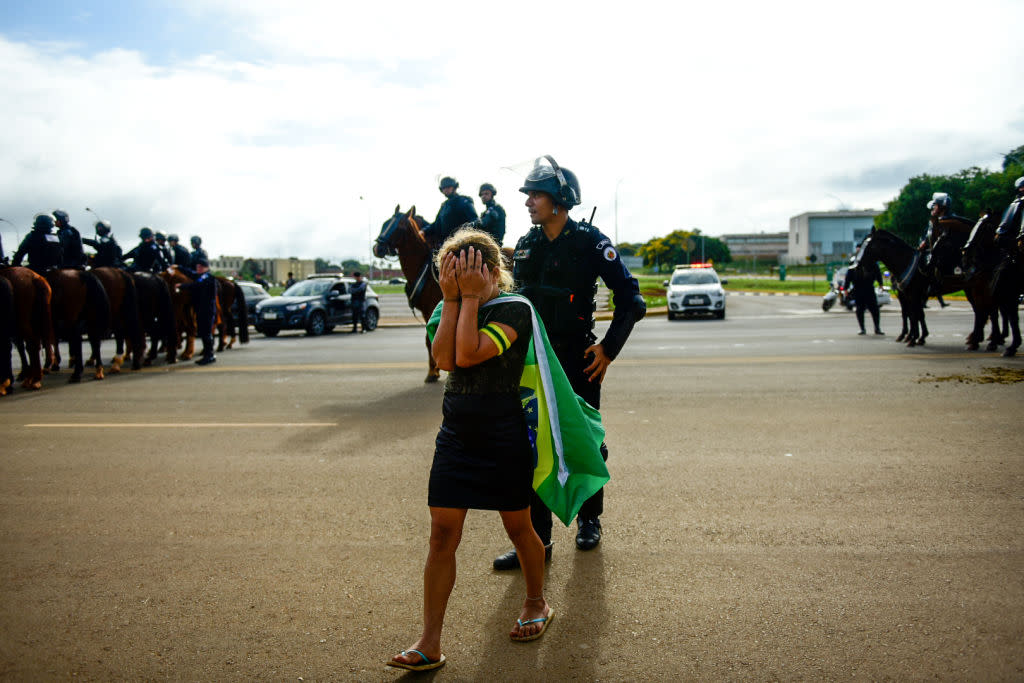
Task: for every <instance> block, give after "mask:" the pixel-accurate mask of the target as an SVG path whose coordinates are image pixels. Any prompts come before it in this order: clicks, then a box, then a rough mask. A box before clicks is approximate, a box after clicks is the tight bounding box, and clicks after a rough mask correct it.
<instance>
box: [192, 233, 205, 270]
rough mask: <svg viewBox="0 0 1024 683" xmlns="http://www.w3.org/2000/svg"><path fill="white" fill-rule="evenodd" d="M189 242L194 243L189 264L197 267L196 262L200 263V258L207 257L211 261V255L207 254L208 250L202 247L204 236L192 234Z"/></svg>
mask: <svg viewBox="0 0 1024 683" xmlns="http://www.w3.org/2000/svg"><path fill="white" fill-rule="evenodd" d="M189 242H191V243H192V253H191V254H189V265H190V266H191V267H192V268H195V267H196V264H198V263H199V259H206V262H207V263H209V262H210V257H209V256H207V255H206V250H205V249H203V247H202V244H203V238H202V237H200V236H199V235H192V238H191V239H190V240H189Z"/></svg>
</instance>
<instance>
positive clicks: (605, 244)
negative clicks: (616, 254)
mask: <svg viewBox="0 0 1024 683" xmlns="http://www.w3.org/2000/svg"><path fill="white" fill-rule="evenodd" d="M611 245H612V241H611V240H610V239H608V238H607V237H606V238H605V239H603V240H601V241H600V242H598V243H597V245H596V246H597V248H598V249H604V248H605V247H610V246H611Z"/></svg>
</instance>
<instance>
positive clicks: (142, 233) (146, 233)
mask: <svg viewBox="0 0 1024 683" xmlns="http://www.w3.org/2000/svg"><path fill="white" fill-rule="evenodd" d="M152 236H153V231H152V230H150V229H149V228H143V229H142V230H139V238H140V239H144V240H148V239H149V238H150V237H152Z"/></svg>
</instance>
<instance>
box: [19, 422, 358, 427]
mask: <svg viewBox="0 0 1024 683" xmlns="http://www.w3.org/2000/svg"><path fill="white" fill-rule="evenodd" d="M25 426H26V427H59V428H61V429H68V428H71V429H100V428H102V429H111V428H117V427H122V428H125V429H153V428H161V427H163V428H167V429H183V428H184V429H204V428H205V429H211V428H217V429H222V428H234V427H238V428H245V429H252V428H254V427H273V428H274V429H279V428H281V427H337V426H338V423H337V422H201V423H198V424H196V423H193V422H130V423H125V422H121V423H118V422H107V423H102V422H93V423H89V424H82V423H74V422H35V423H32V424H27V425H25Z"/></svg>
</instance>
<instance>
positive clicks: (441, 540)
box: [393, 507, 543, 664]
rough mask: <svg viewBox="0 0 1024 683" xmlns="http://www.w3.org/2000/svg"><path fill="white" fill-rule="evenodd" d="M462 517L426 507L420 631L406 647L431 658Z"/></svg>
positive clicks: (414, 660) (402, 658)
mask: <svg viewBox="0 0 1024 683" xmlns="http://www.w3.org/2000/svg"><path fill="white" fill-rule="evenodd" d="M465 521H466V510H461V509H457V508H437V507H432V508H430V551H429V552H428V553H427V565H426V567H424V569H423V633H422V634H421V635H420V638H419V640H417V641H416V642H415V643H414V644H413V645H412V647H410V648H407V651H411V650H419V651H420V652H422V653H423V654H424V655H426V656H427V657H428V658H430V660H431V661H433V660H436V659H437V658H438V657H440V656H441V627H442V626H443V625H444V612H445V609H446V608H447V607H448V598H449V597H450V596H451V594H452V588H454V586H455V551H456V550H457V549H458V547H459V541H461V540H462V525H463V524H464V523H465ZM538 541H539V539H538ZM542 552H543V551H542ZM393 659H394V660H395V661H398V662H404V663H406V664H422V663H423V660H422V659H421V658H420V657H419V656H418V655H417V654H416V653H414V652H409V654H407V655H395V656H394V657H393Z"/></svg>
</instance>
